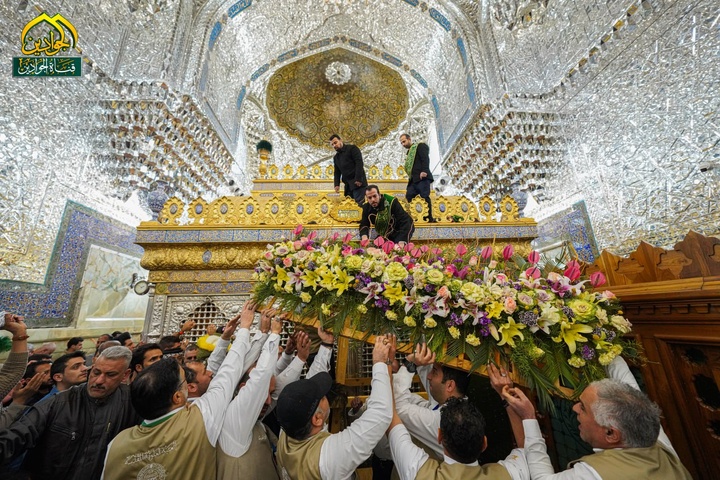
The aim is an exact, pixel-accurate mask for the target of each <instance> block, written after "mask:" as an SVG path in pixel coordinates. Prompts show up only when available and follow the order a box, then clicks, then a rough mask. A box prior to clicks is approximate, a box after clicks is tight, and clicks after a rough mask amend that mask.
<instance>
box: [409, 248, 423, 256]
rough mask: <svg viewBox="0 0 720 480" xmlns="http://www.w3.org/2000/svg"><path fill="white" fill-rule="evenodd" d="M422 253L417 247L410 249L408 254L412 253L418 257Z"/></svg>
mask: <svg viewBox="0 0 720 480" xmlns="http://www.w3.org/2000/svg"><path fill="white" fill-rule="evenodd" d="M422 254H423V252H422V250H421V249H419V248H413V249H412V251H411V252H410V255H412V256H413V257H415V258H420V257H422Z"/></svg>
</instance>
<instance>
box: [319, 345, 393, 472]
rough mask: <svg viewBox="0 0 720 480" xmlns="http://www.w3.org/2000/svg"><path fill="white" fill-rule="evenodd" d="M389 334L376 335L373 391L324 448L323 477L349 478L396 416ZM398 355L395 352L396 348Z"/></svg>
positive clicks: (321, 462) (322, 460)
mask: <svg viewBox="0 0 720 480" xmlns="http://www.w3.org/2000/svg"><path fill="white" fill-rule="evenodd" d="M385 339H386V337H385V336H380V335H378V336H377V337H376V338H375V348H374V349H373V368H372V372H373V375H372V383H371V388H372V390H371V393H370V397H369V398H368V401H367V410H366V411H365V413H364V414H363V415H362V416H361V417H360V418H358V419H356V420H355V421H354V422H353V423H352V424H351V425H350V426H349V427H348V428H346V429H345V430H343V431H342V432H340V433H336V434H333V435H330V436H329V437H328V438H327V439H326V440H325V441H324V442H323V444H322V447H321V449H320V475H321V477H322V478H323V479H326V480H329V479H336V478H347V477H348V476H350V475H352V473H353V472H354V471H355V469H356V468H357V467H358V465H360V464H361V463H362V462H364V461H365V460H366V459H367V458H368V457H369V456H370V454H371V453H372V450H373V448H375V445H377V443H378V441H380V438H381V437H382V436H383V435H384V434H385V430H387V428H388V426H389V425H390V420H391V419H392V392H391V387H390V372H389V366H388V364H387V363H386V361H387V360H388V359H389V358H390V349H391V348H394V347H391V345H390V342H389V341H388V343H387V344H384V343H383V341H384V340H385ZM393 355H394V352H393Z"/></svg>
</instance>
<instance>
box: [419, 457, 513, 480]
mask: <svg viewBox="0 0 720 480" xmlns="http://www.w3.org/2000/svg"><path fill="white" fill-rule="evenodd" d="M415 478H416V479H418V480H476V479H477V480H480V479H492V480H496V479H497V480H512V479H511V477H510V474H509V473H508V471H507V469H506V468H505V467H503V466H502V465H500V464H497V463H488V464H486V465H476V466H470V465H465V464H463V463H445V462H438V461H437V460H435V459H433V458H428V459H427V461H426V462H425V463H423V465H422V467H420V470H418V473H417V476H416V477H415Z"/></svg>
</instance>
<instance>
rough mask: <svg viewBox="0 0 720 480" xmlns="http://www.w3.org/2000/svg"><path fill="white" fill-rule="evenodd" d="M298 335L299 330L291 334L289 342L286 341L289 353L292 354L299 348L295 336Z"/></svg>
mask: <svg viewBox="0 0 720 480" xmlns="http://www.w3.org/2000/svg"><path fill="white" fill-rule="evenodd" d="M296 335H297V332H295V333H293V334H292V335H290V336H289V337H288V339H287V343H285V353H287V354H288V355H292V354H293V353H295V350H296V349H297V345H296V343H295V336H296Z"/></svg>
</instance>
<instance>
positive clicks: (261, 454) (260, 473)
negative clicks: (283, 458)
mask: <svg viewBox="0 0 720 480" xmlns="http://www.w3.org/2000/svg"><path fill="white" fill-rule="evenodd" d="M275 444H277V437H275V435H274V434H273V433H272V432H270V431H268V430H267V429H266V428H265V425H263V424H262V422H257V423H256V424H255V426H254V427H253V432H252V442H251V443H250V448H249V449H248V451H247V452H245V453H243V454H242V456H240V457H233V456H230V455H228V454H227V453H225V452H223V451H222V448H218V449H217V461H218V464H217V478H218V479H233V480H235V479H238V478H257V479H262V480H271V479H274V478H280V476H279V475H278V472H277V470H276V469H275V458H274V457H275V454H274V453H273V445H275Z"/></svg>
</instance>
